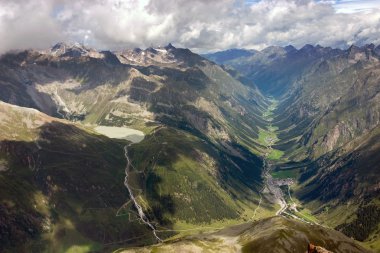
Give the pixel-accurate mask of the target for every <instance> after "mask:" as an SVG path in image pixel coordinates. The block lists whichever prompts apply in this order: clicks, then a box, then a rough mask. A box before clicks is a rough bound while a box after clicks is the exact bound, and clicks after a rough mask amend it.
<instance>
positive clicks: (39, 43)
mask: <svg viewBox="0 0 380 253" xmlns="http://www.w3.org/2000/svg"><path fill="white" fill-rule="evenodd" d="M364 2H366V3H367V4H365V5H361V7H360V8H359V6H360V5H359V2H358V1H355V0H343V1H324V0H323V1H312V0H261V1H257V0H249V1H243V0H208V1H204V0H192V1H188V0H166V1H162V0H141V1H137V0H77V1H71V0H52V1H44V0H20V1H11V0H0V36H1V37H2V38H3V41H2V43H1V44H0V52H4V51H6V50H10V49H15V48H30V47H33V48H35V47H37V48H41V47H47V46H49V45H51V44H53V43H54V42H56V41H59V40H67V41H78V42H84V43H86V44H88V45H90V46H93V47H96V48H100V49H122V48H131V47H147V46H150V45H153V46H158V45H165V44H167V43H169V42H172V43H173V44H174V45H175V46H181V47H188V48H191V49H193V50H195V51H198V52H204V51H210V50H219V49H226V48H232V47H243V48H258V49H260V48H263V47H265V46H269V45H288V44H293V45H295V46H296V47H300V46H302V45H304V44H306V43H310V44H321V45H323V46H333V47H345V46H348V45H350V44H352V43H359V44H360V43H361V44H363V43H372V42H373V43H375V44H379V43H380V38H379V36H378V34H380V11H379V9H376V8H377V7H378V6H377V5H374V4H373V1H372V2H371V1H368V0H367V1H364ZM348 12H349V13H348Z"/></svg>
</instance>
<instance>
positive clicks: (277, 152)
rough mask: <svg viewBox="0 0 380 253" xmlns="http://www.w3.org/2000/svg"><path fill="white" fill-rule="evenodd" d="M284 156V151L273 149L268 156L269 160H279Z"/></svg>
mask: <svg viewBox="0 0 380 253" xmlns="http://www.w3.org/2000/svg"><path fill="white" fill-rule="evenodd" d="M283 155H284V151H281V150H278V149H272V151H271V152H270V154H269V155H268V159H269V160H279V159H281V157H282V156H283Z"/></svg>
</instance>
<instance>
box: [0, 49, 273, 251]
mask: <svg viewBox="0 0 380 253" xmlns="http://www.w3.org/2000/svg"><path fill="white" fill-rule="evenodd" d="M0 86H1V93H0V99H1V100H2V101H3V102H2V103H1V104H0V112H1V114H0V117H1V122H0V128H1V135H0V137H1V140H0V141H1V143H0V159H1V160H0V169H1V171H0V180H1V184H0V187H1V191H0V192H1V198H0V206H1V209H0V211H1V223H0V233H1V237H0V238H1V239H0V240H1V243H0V245H1V250H0V251H1V252H4V251H5V252H15V251H25V250H27V251H29V250H30V251H31V252H66V251H72V252H87V251H104V250H105V251H111V250H113V249H117V248H120V247H126V246H130V245H147V244H152V243H155V242H156V238H155V237H154V236H153V234H152V231H151V229H150V228H149V226H146V225H145V224H143V223H142V222H141V220H139V219H140V217H139V215H138V211H137V209H136V206H135V205H134V203H133V201H131V199H130V195H129V192H128V190H127V188H126V187H125V185H124V183H125V182H124V178H125V176H126V175H125V168H126V164H127V161H126V158H125V154H124V147H125V146H126V145H129V144H130V142H129V141H128V140H127V139H129V140H131V141H136V139H134V137H133V136H132V137H131V134H129V135H128V136H129V137H126V139H124V136H122V137H120V135H119V136H116V139H115V138H108V137H106V136H105V135H108V136H110V137H115V134H116V135H117V133H116V132H117V131H121V130H122V129H124V130H125V129H127V130H128V129H134V130H139V131H137V134H140V135H139V136H141V134H142V135H145V138H144V139H143V140H142V141H141V139H139V138H138V140H139V141H141V142H139V143H135V144H133V145H131V146H130V147H129V148H128V154H129V156H130V160H131V165H132V166H130V170H129V171H128V173H129V174H128V184H129V186H130V189H131V191H132V192H133V194H134V197H135V198H136V200H137V202H138V203H139V205H140V206H141V207H142V209H143V211H144V213H145V215H146V216H147V218H148V219H149V221H150V222H151V223H152V224H153V225H154V227H155V229H156V231H157V234H158V235H159V236H160V238H162V239H165V238H167V237H168V236H172V235H175V234H179V233H194V232H196V233H198V232H199V231H209V230H213V229H216V228H220V227H224V226H226V225H227V224H234V223H241V222H244V221H247V220H249V219H251V217H252V215H253V210H254V209H255V208H256V207H257V206H258V204H259V191H260V189H261V188H262V179H261V176H260V175H261V168H262V161H261V159H260V158H259V157H258V156H259V155H261V154H262V153H263V150H264V147H263V146H262V145H261V144H260V143H259V142H257V141H255V138H256V137H257V136H258V134H259V127H260V125H263V124H264V121H263V120H262V118H261V115H262V112H263V111H264V110H265V107H266V105H267V104H268V101H267V100H266V99H265V98H264V97H263V96H262V95H261V94H260V93H259V92H258V91H257V90H255V89H252V88H250V87H247V86H245V85H243V84H242V83H240V82H239V81H237V80H235V79H234V78H232V77H231V75H230V74H228V73H227V72H225V71H224V70H223V69H222V68H221V67H219V66H218V65H216V64H214V63H212V62H210V61H208V60H206V59H204V58H202V57H200V56H199V55H196V54H193V53H192V52H190V51H189V50H187V49H177V48H174V47H173V46H171V45H168V46H167V47H164V48H148V49H146V50H141V49H134V50H126V51H123V52H108V51H102V52H98V51H96V50H93V49H89V48H86V47H83V46H82V45H79V44H73V45H70V44H65V43H59V44H57V45H55V46H54V47H52V48H51V49H49V50H45V51H34V50H28V51H23V52H16V53H8V54H5V55H3V56H2V57H1V59H0ZM29 108H33V109H29ZM99 126H101V128H99ZM100 129H102V131H101V133H102V134H105V135H102V134H100V133H99V131H100ZM104 129H105V130H104ZM104 131H111V133H109V132H108V133H105V132H104ZM115 131H116V132H115ZM134 133H135V132H134ZM261 206H262V208H261V209H260V210H258V211H257V212H255V216H256V218H260V217H266V216H269V215H271V214H272V213H274V211H275V208H274V207H273V206H271V205H269V204H268V203H262V204H261Z"/></svg>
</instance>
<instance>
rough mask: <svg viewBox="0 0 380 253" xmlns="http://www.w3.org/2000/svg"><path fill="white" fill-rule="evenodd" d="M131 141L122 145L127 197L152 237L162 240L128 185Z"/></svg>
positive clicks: (130, 164)
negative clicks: (125, 161) (150, 231)
mask: <svg viewBox="0 0 380 253" xmlns="http://www.w3.org/2000/svg"><path fill="white" fill-rule="evenodd" d="M131 144H132V143H130V144H129V145H126V146H124V156H125V159H126V160H127V165H126V167H125V178H124V185H125V187H126V188H127V189H128V193H129V197H130V199H131V200H132V202H133V204H134V206H135V208H136V209H137V213H138V216H139V217H140V220H141V221H142V222H143V223H144V224H145V225H147V226H148V227H149V228H150V229H151V230H152V232H153V235H154V237H155V238H156V239H157V241H158V242H162V239H161V238H160V237H158V236H157V233H156V228H155V226H154V225H153V224H152V223H151V222H150V221H149V219H148V217H147V216H146V215H145V213H144V211H143V209H142V207H141V206H140V205H139V203H138V202H137V200H136V198H135V196H134V194H133V191H132V189H131V187H130V186H129V184H128V175H129V170H130V168H131V167H132V161H131V159H130V158H129V155H128V147H129V146H130V145H131Z"/></svg>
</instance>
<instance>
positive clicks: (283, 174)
mask: <svg viewBox="0 0 380 253" xmlns="http://www.w3.org/2000/svg"><path fill="white" fill-rule="evenodd" d="M271 174H272V176H273V177H274V178H297V177H298V169H293V170H278V171H273V172H272V173H271Z"/></svg>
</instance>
